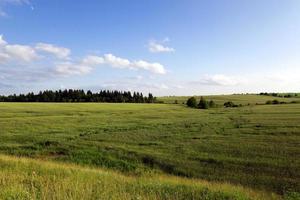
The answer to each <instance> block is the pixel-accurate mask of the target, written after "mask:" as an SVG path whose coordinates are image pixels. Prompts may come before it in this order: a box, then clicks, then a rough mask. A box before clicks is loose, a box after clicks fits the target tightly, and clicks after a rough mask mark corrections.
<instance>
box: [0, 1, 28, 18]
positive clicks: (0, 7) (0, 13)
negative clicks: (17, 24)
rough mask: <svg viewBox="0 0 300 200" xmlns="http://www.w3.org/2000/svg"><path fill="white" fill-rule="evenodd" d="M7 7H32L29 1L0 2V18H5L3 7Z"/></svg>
mask: <svg viewBox="0 0 300 200" xmlns="http://www.w3.org/2000/svg"><path fill="white" fill-rule="evenodd" d="M7 5H15V6H20V5H29V6H31V7H32V5H31V3H30V1H29V0H0V17H7V16H8V14H7V13H6V12H5V11H4V7H5V6H7Z"/></svg>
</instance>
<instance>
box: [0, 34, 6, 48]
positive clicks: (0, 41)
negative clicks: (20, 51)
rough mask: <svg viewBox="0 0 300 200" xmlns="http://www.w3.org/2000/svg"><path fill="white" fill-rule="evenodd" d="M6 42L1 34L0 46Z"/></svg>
mask: <svg viewBox="0 0 300 200" xmlns="http://www.w3.org/2000/svg"><path fill="white" fill-rule="evenodd" d="M6 44H7V42H6V41H5V40H4V39H3V35H0V47H1V46H4V45H6Z"/></svg>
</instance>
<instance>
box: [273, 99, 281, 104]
mask: <svg viewBox="0 0 300 200" xmlns="http://www.w3.org/2000/svg"><path fill="white" fill-rule="evenodd" d="M279 103H280V102H279V101H278V100H277V99H274V100H273V101H272V104H279Z"/></svg>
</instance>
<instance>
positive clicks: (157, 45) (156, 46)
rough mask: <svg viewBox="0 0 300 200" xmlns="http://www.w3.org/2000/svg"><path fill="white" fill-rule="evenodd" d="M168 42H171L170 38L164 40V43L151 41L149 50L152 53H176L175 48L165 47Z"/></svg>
mask: <svg viewBox="0 0 300 200" xmlns="http://www.w3.org/2000/svg"><path fill="white" fill-rule="evenodd" d="M166 42H169V38H166V39H164V40H163V41H162V42H157V41H149V43H148V49H149V51H150V52H152V53H164V52H174V51H175V49H174V48H172V47H168V46H165V45H164V43H166Z"/></svg>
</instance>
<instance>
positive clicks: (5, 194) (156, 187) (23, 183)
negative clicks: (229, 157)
mask: <svg viewBox="0 0 300 200" xmlns="http://www.w3.org/2000/svg"><path fill="white" fill-rule="evenodd" d="M0 199H20V200H26V199H28V200H29V199H72V200H76V199H109V200H111V199H172V200H176V199H182V200H183V199H184V200H187V199H206V200H213V199H215V200H250V199H257V200H259V199H261V200H268V199H270V200H271V199H274V200H275V199H280V198H279V196H277V195H275V194H270V193H265V192H261V191H254V190H251V189H248V188H244V187H241V186H234V185H230V184H225V183H223V184H220V183H209V182H207V181H201V180H196V179H186V178H178V177H174V176H166V175H158V174H149V175H143V176H137V177H136V176H125V175H122V174H121V173H116V172H113V171H111V170H103V169H95V168H94V169H93V168H84V167H80V166H76V165H71V164H62V163H60V164H58V163H54V162H49V161H42V160H33V159H28V158H17V157H11V156H3V155H0Z"/></svg>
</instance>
